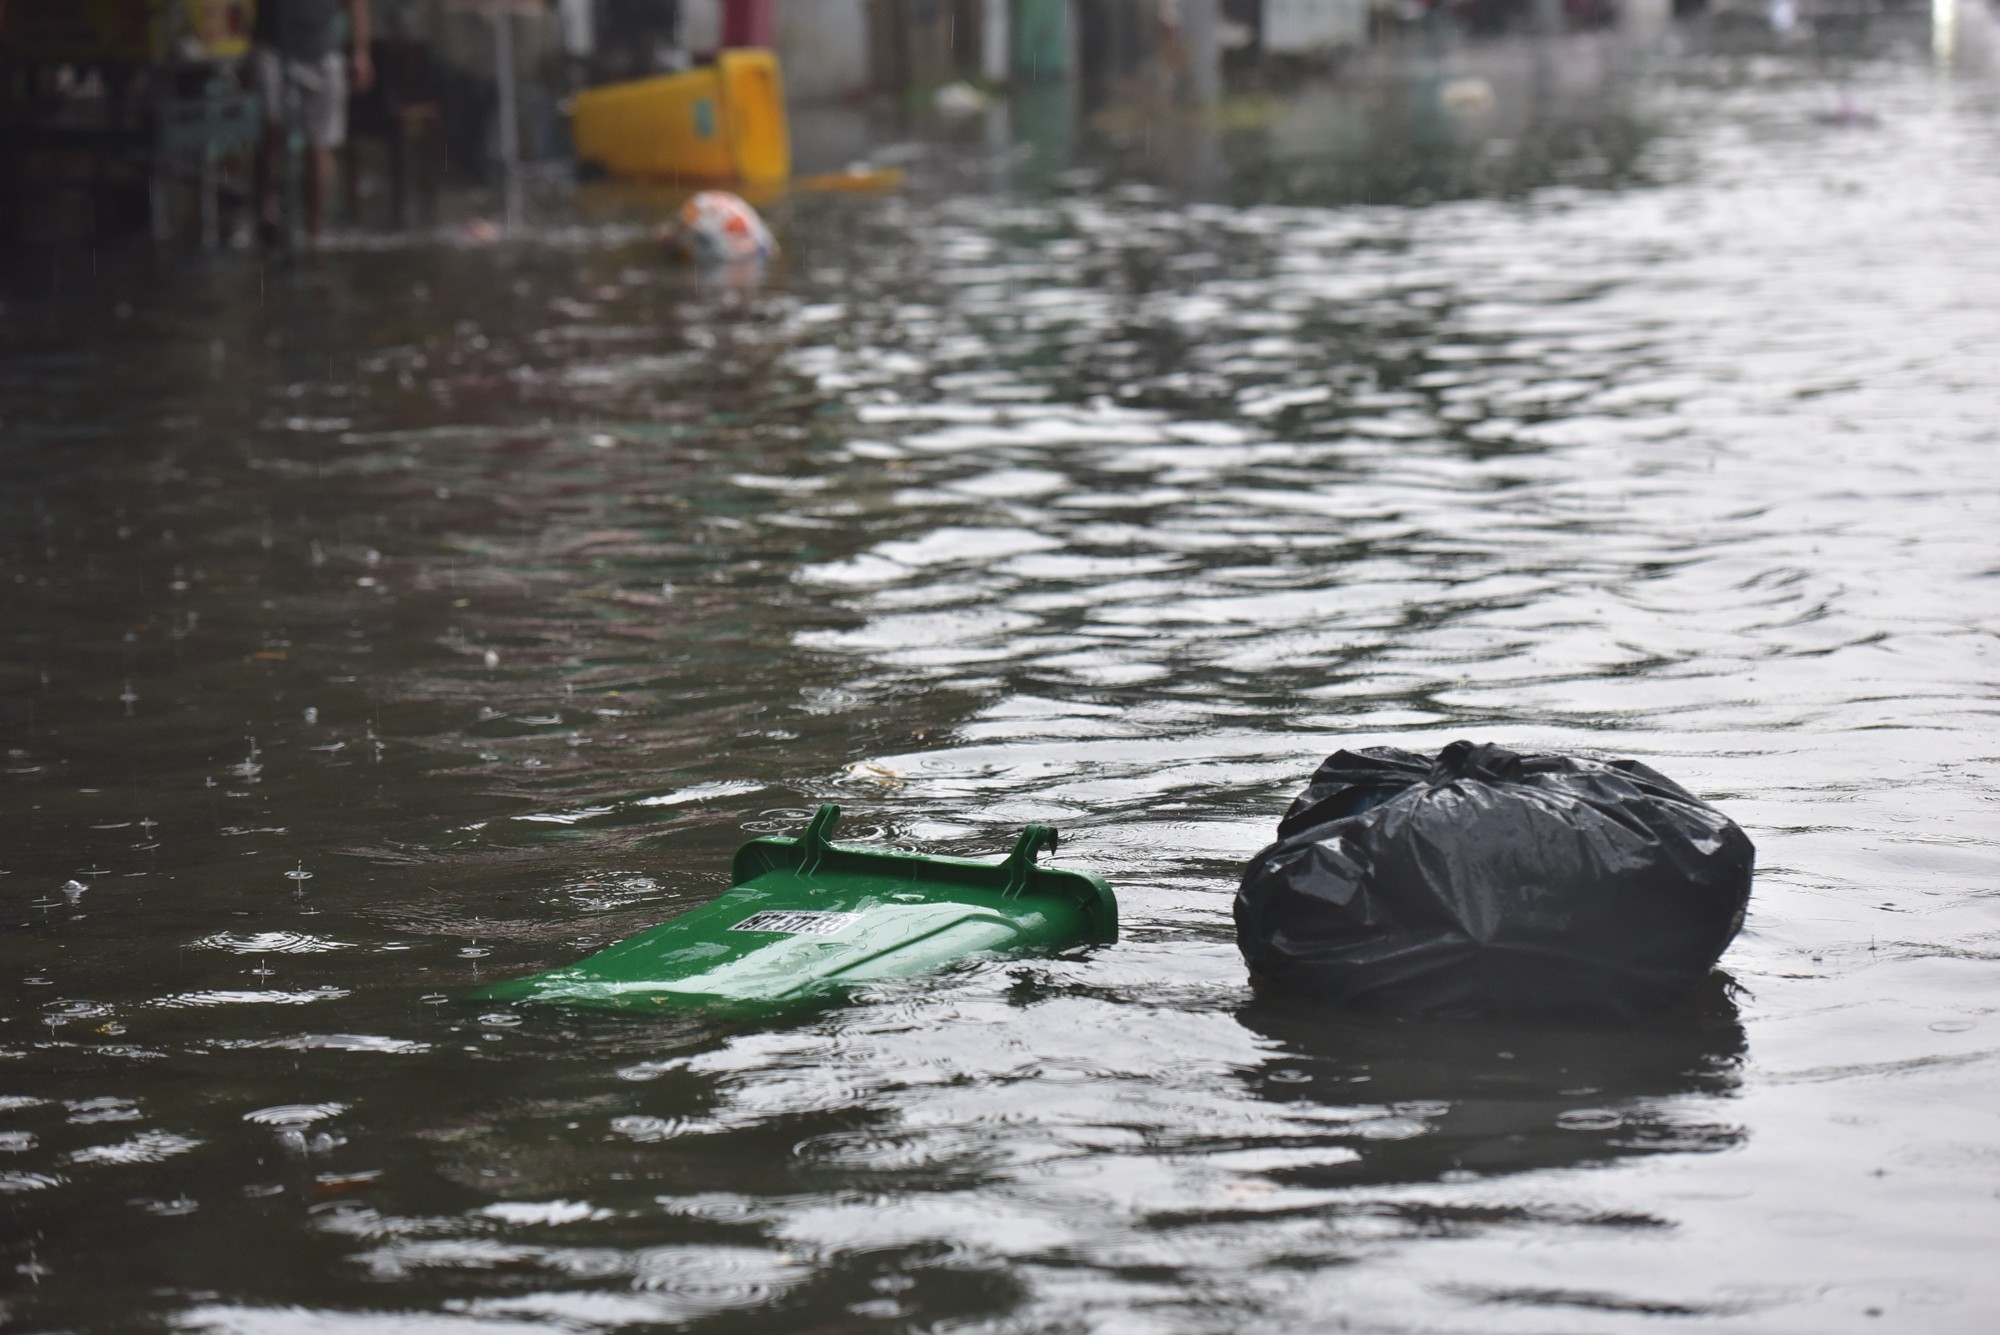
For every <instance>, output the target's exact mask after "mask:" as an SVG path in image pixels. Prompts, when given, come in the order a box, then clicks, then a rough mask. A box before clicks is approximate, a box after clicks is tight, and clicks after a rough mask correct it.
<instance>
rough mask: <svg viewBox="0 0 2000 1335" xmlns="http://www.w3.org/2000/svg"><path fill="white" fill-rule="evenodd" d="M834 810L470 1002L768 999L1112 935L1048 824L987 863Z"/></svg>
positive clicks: (604, 1004) (719, 1003) (642, 1003)
mask: <svg viewBox="0 0 2000 1335" xmlns="http://www.w3.org/2000/svg"><path fill="white" fill-rule="evenodd" d="M839 818H840V808H839V807H837V806H835V805H833V804H832V803H830V802H829V803H827V804H826V805H825V806H822V807H821V808H820V809H819V810H818V812H816V813H815V814H814V816H813V818H812V820H811V821H810V822H809V823H808V824H807V825H806V828H805V832H804V833H803V834H802V835H800V836H799V837H798V838H796V839H787V838H783V837H778V836H773V837H767V838H762V839H752V840H751V841H750V842H749V843H747V844H744V845H743V846H742V847H741V848H739V849H737V850H736V858H735V861H734V862H733V863H732V865H731V876H730V879H731V881H732V883H733V884H732V888H731V889H729V890H728V891H726V892H725V893H724V894H723V895H722V896H721V897H720V898H718V899H715V900H713V901H712V902H710V903H708V904H704V905H703V906H702V907H700V908H698V909H694V910H692V911H690V912H688V913H684V914H682V915H681V916H680V917H678V918H674V919H671V920H670V921H668V922H664V923H661V924H660V925H659V926H657V927H653V928H649V929H648V930H646V931H643V932H640V933H639V934H638V935H636V936H631V937H627V938H626V939H625V940H623V941H620V942H618V944H616V945H613V946H607V947H605V948H604V949H603V950H600V951H598V952H597V953H596V954H595V955H592V956H590V957H589V958H588V959H584V960H581V961H579V962H577V963H576V964H573V965H571V966H569V967H568V968H566V969H554V970H551V971H549V972H547V973H538V974H533V975H531V976H529V977H527V978H517V979H514V980H513V981H511V982H505V983H496V984H494V985H492V986H490V987H486V988H482V989H481V990H480V991H478V992H477V993H475V994H474V999H476V1000H479V1001H502V1002H516V1001H524V1002H550V1003H555V1004H559V1005H568V1006H586V1007H593V1008H596V1009H603V1010H628V1011H647V1012H652V1013H658V1012H659V1011H661V1010H663V1009H667V1008H690V1007H720V1008H725V1009H729V1010H741V1011H772V1010H780V1009H785V1008H788V1007H791V1006H795V1005H799V1004H803V1003H806V1002H811V1001H814V1000H818V999H822V998H826V997H831V996H837V995H839V994H840V993H842V992H843V991H845V990H846V989H847V988H850V987H854V986H856V985H858V984H862V983H872V982H878V981H881V980H883V979H890V978H907V977H911V976H913V975H916V974H922V973H929V972H931V971H933V970H935V969H938V968H941V967H943V966H945V965H947V964H950V963H952V962H953V961H956V960H960V959H963V958H965V957H966V956H968V955H973V954H990V953H1000V952H1010V951H1052V950H1061V949H1064V948H1066V947H1069V946H1076V945H1088V944H1108V943H1110V942H1112V941H1115V940H1117V939H1118V901H1117V899H1116V898H1115V897H1114V896H1113V895H1112V893H1111V887H1110V886H1109V885H1107V884H1106V883H1105V882H1104V880H1103V878H1101V877H1098V876H1093V875H1092V874H1090V873H1089V872H1084V871H1070V870H1065V869H1061V868H1056V867H1044V866H1040V865H1038V864H1037V863H1036V861H1035V858H1036V855H1037V854H1039V853H1040V852H1041V851H1042V849H1044V848H1048V849H1053V848H1054V847H1055V845H1056V832H1055V830H1054V829H1052V828H1050V827H1049V826H1046V825H1030V826H1028V827H1027V828H1026V829H1024V830H1023V831H1021V836H1020V838H1019V839H1018V840H1017V841H1016V842H1015V844H1014V851H1013V852H1012V853H1011V854H1009V855H1008V856H1007V857H1006V858H1005V859H1003V860H1002V861H999V862H984V861H978V860H975V859H971V858H951V857H930V856H925V855H923V854H919V853H898V852H893V851H890V850H887V849H871V848H855V847H852V846H851V845H842V844H835V843H831V842H829V839H828V836H829V835H831V834H832V833H833V826H834V822H835V821H836V820H838V819H839Z"/></svg>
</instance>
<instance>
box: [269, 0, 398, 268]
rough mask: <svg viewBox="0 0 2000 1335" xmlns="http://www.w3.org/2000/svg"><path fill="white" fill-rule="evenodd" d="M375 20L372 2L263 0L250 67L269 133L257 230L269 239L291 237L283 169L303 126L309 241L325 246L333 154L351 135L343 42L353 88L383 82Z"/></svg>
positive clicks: (311, 244)
mask: <svg viewBox="0 0 2000 1335" xmlns="http://www.w3.org/2000/svg"><path fill="white" fill-rule="evenodd" d="M343 10H344V11H345V14H346V20H347V21H346V24H345V32H344V33H343V31H342V26H343V25H342V23H341V16H342V11H343ZM368 18H369V15H368V0H263V3H262V4H260V5H258V6H257V22H256V27H255V28H254V29H253V30H252V33H251V40H252V47H251V51H250V68H251V77H252V80H253V82H254V84H255V86H256V89H257V96H258V98H259V100H260V101H261V102H262V104H263V108H264V139H263V143H262V145H261V146H260V147H259V149H258V153H257V217H258V224H257V230H258V235H259V238H260V239H261V240H263V241H264V242H265V243H266V244H275V243H277V242H279V241H281V240H288V239H289V238H288V237H286V235H285V232H286V227H285V225H284V209H283V207H282V206H281V204H280V201H279V197H278V173H279V168H280V164H281V161H282V158H283V155H284V154H285V153H286V152H287V151H288V150H289V144H288V142H287V141H288V140H289V139H290V138H291V136H292V134H293V133H294V132H295V131H296V132H297V133H299V134H301V135H303V137H304V139H305V143H306V170H305V181H304V195H305V201H304V203H305V213H304V223H305V243H306V246H307V247H308V248H309V249H311V248H316V247H317V246H318V244H319V239H320V234H321V232H322V230H323V229H324V227H325V223H326V199H327V194H328V192H329V191H330V190H331V188H332V184H333V153H334V150H335V149H337V148H339V147H340V145H341V144H342V143H343V142H345V140H346V138H347V93H348V88H349V79H348V73H347V60H346V59H345V58H343V56H342V54H341V47H342V45H343V38H344V39H345V42H344V44H345V45H346V46H348V48H349V49H350V51H351V53H352V60H353V67H354V74H353V80H352V86H353V88H354V90H355V91H357V92H365V91H366V90H367V89H368V87H369V85H370V84H372V83H373V82H374V81H375V69H374V64H373V62H372V61H371V59H370V58H369V52H368V35H369V34H368V27H369V24H368Z"/></svg>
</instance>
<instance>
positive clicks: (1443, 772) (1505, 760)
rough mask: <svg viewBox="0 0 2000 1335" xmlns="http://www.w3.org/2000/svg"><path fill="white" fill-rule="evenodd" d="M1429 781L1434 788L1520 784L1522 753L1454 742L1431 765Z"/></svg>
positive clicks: (1502, 748) (1476, 743)
mask: <svg viewBox="0 0 2000 1335" xmlns="http://www.w3.org/2000/svg"><path fill="white" fill-rule="evenodd" d="M1429 778H1430V784H1431V786H1432V787H1433V788H1435V787H1438V786H1440V785H1442V784H1447V783H1451V782H1452V781H1453V780H1455V779H1485V780H1486V781H1487V782H1489V783H1516V782H1519V781H1520V778H1521V753H1520V752H1518V751H1509V750H1508V749H1507V748H1506V747H1504V746H1493V745H1491V744H1489V743H1486V742H1453V743H1452V744H1451V745H1450V746H1447V747H1446V748H1445V749H1444V750H1442V751H1440V752H1438V754H1437V759H1436V760H1434V761H1432V762H1431V772H1430V776H1429Z"/></svg>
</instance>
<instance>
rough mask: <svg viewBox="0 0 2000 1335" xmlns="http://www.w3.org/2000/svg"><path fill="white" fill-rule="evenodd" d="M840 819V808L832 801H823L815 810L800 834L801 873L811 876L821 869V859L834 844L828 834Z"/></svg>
mask: <svg viewBox="0 0 2000 1335" xmlns="http://www.w3.org/2000/svg"><path fill="white" fill-rule="evenodd" d="M839 819H840V808H839V807H838V806H836V805H835V804H833V803H832V802H822V803H821V804H820V808H819V810H818V811H815V812H813V817H812V819H811V820H809V821H807V822H806V831H805V833H804V834H802V835H800V836H799V875H801V876H811V875H813V874H814V873H815V872H817V871H818V870H819V863H820V859H821V858H823V857H825V856H826V853H827V850H828V849H830V848H832V847H833V845H832V844H830V843H828V842H827V836H828V835H830V834H832V833H833V823H834V822H835V821H837V820H839Z"/></svg>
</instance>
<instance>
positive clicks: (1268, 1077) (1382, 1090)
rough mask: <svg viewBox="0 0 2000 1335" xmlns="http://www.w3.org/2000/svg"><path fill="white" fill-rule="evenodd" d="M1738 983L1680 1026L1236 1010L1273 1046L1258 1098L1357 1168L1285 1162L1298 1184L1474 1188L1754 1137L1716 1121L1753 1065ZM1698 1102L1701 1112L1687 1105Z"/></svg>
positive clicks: (1252, 1085)
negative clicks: (1318, 1122) (1440, 1020)
mask: <svg viewBox="0 0 2000 1335" xmlns="http://www.w3.org/2000/svg"><path fill="white" fill-rule="evenodd" d="M1732 986H1733V985H1732V984H1731V983H1730V982H1729V980H1728V979H1727V978H1726V977H1725V976H1724V975H1722V974H1720V973H1716V974H1712V975H1710V977H1709V980H1708V981H1707V983H1705V984H1704V986H1703V988H1702V989H1701V990H1700V991H1699V992H1698V993H1697V994H1696V995H1695V996H1694V997H1691V998H1690V999H1689V1000H1688V1001H1687V1002H1686V1003H1685V1004H1684V1005H1683V1006H1681V1007H1679V1008H1677V1009H1676V1010H1675V1011H1674V1012H1673V1013H1672V1014H1670V1015H1668V1016H1664V1017H1660V1018H1658V1019H1656V1020H1654V1021H1652V1022H1650V1023H1648V1024H1646V1025H1644V1026H1641V1027H1639V1028H1635V1029H1584V1028H1556V1027H1532V1026H1523V1025H1488V1024H1426V1023H1414V1022H1403V1023H1399V1022H1395V1021H1387V1020H1380V1019H1372V1018H1370V1017H1366V1016H1359V1015H1353V1014H1348V1013H1344V1012H1340V1011H1335V1010H1331V1009H1328V1008H1326V1007H1315V1006H1310V1005H1305V1004H1297V1005H1283V1004H1280V1003H1276V1002H1270V1001H1260V1002H1258V1003H1255V1004H1253V1005H1251V1006H1248V1007H1245V1008H1244V1009H1243V1010H1242V1011H1240V1012H1238V1016H1237V1018H1238V1019H1239V1020H1240V1021H1241V1023H1242V1024H1243V1025H1244V1027H1245V1028H1247V1029H1249V1030H1251V1031H1252V1032H1253V1033H1255V1034H1257V1035H1258V1036H1259V1037H1260V1038H1263V1039H1266V1040H1268V1041H1269V1042H1270V1043H1271V1044H1272V1045H1273V1046H1274V1048H1275V1050H1274V1051H1272V1052H1271V1054H1270V1055H1269V1056H1267V1057H1266V1058H1265V1059H1264V1061H1263V1062H1262V1064H1261V1065H1259V1066H1258V1067H1257V1068H1255V1069H1254V1070H1251V1071H1247V1072H1245V1073H1244V1083H1245V1086H1246V1088H1248V1089H1249V1090H1250V1091H1252V1092H1253V1093H1255V1094H1256V1096H1257V1097H1259V1098H1262V1099H1268V1100H1270V1101H1271V1102H1274V1103H1278V1104H1282V1105H1285V1106H1287V1108H1288V1109H1293V1108H1295V1109H1298V1110H1301V1111H1303V1112H1305V1113H1307V1114H1308V1115H1307V1116H1304V1117H1301V1118H1300V1119H1299V1121H1300V1125H1301V1130H1302V1131H1304V1130H1305V1128H1306V1127H1308V1126H1310V1125H1311V1124H1312V1121H1313V1120H1315V1119H1325V1120H1327V1121H1329V1122H1331V1123H1332V1125H1331V1126H1330V1127H1328V1128H1327V1129H1326V1130H1324V1131H1320V1132H1318V1134H1317V1135H1305V1136H1302V1137H1301V1143H1300V1146H1299V1148H1300V1149H1302V1150H1310V1148H1312V1147H1314V1146H1318V1145H1322V1144H1324V1145H1333V1146H1339V1147H1342V1148H1343V1149H1345V1150H1346V1151H1348V1153H1349V1154H1350V1155H1351V1156H1352V1157H1351V1158H1347V1159H1345V1160H1344V1161H1343V1160H1335V1161H1334V1162H1332V1163H1327V1164H1316V1163H1314V1162H1312V1160H1311V1158H1310V1155H1309V1154H1301V1156H1300V1159H1301V1162H1300V1163H1299V1165H1298V1166H1294V1167H1287V1166H1283V1165H1282V1163H1278V1164H1274V1165H1273V1166H1272V1167H1271V1168H1270V1169H1268V1170H1267V1171H1268V1172H1269V1173H1270V1174H1271V1176H1273V1178H1274V1179H1275V1180H1278V1181H1280V1182H1283V1183H1286V1184H1288V1185H1300V1186H1318V1187H1330V1186H1356V1185H1363V1184H1368V1183H1390V1182H1430V1181H1446V1182H1454V1181H1456V1182H1463V1181H1469V1180H1472V1179H1474V1178H1479V1177H1492V1176H1498V1175H1504V1174H1509V1173H1522V1172H1530V1171H1533V1170H1536V1169H1544V1168H1566V1167H1573V1166H1577V1165H1582V1164H1598V1163H1608V1162H1612V1161H1615V1160H1618V1159H1622V1158H1627V1157H1631V1156H1635V1155H1646V1154H1661V1153H1686V1152H1714V1151H1717V1150H1724V1149H1728V1148H1731V1147H1732V1146H1735V1145H1737V1144H1738V1143H1740V1142H1741V1140H1742V1139H1743V1137H1744V1136H1745V1135H1746V1134H1747V1131H1746V1129H1745V1128H1744V1127H1743V1126H1741V1125H1740V1124H1737V1123H1734V1122H1731V1121H1728V1120H1725V1119H1722V1118H1719V1116H1718V1115H1719V1114H1721V1113H1722V1112H1723V1111H1724V1110H1725V1109H1726V1106H1727V1105H1726V1104H1720V1103H1717V1102H1716V1101H1715V1100H1716V1099H1717V1098H1718V1097H1719V1096H1726V1095H1728V1094H1730V1093H1731V1092H1732V1091H1734V1090H1735V1088H1736V1087H1737V1085H1738V1083H1739V1082H1740V1079H1741V1070H1740V1068H1741V1065H1742V1061H1743V1055H1744V1044H1745V1040H1744V1034H1743V1026H1742V1023H1741V1021H1740V1020H1739V1018H1738V1016H1737V1011H1736V1003H1735V1002H1734V1000H1733V999H1732V998H1731V996H1730V989H1731V987H1732ZM1682 1095H1701V1096H1704V1097H1702V1098H1698V1099H1685V1098H1680V1097H1678V1096H1682Z"/></svg>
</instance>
